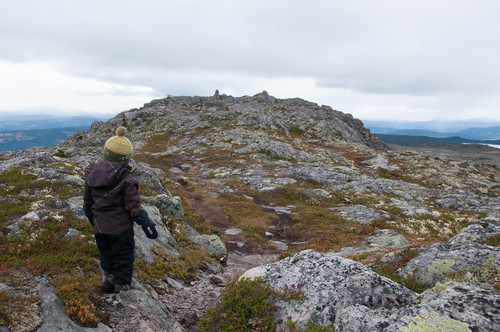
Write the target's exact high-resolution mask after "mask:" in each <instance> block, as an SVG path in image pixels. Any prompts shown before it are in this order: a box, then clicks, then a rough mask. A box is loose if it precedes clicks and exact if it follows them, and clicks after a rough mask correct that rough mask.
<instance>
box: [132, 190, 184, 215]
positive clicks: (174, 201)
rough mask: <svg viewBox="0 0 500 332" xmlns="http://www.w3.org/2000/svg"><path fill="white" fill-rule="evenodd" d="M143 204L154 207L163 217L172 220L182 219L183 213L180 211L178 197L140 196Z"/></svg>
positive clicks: (167, 195) (180, 206)
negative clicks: (168, 217) (169, 217)
mask: <svg viewBox="0 0 500 332" xmlns="http://www.w3.org/2000/svg"><path fill="white" fill-rule="evenodd" d="M141 201H142V202H143V203H146V204H149V205H154V206H156V207H157V208H158V209H159V210H160V213H161V214H162V215H164V216H171V217H172V218H174V219H177V220H181V219H184V211H183V209H182V204H181V199H180V197H179V196H173V197H172V196H171V195H169V194H160V195H157V196H141Z"/></svg>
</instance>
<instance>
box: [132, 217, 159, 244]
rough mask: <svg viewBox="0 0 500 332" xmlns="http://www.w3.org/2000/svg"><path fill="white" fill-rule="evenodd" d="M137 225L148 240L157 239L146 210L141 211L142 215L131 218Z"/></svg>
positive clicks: (153, 224) (153, 225)
mask: <svg viewBox="0 0 500 332" xmlns="http://www.w3.org/2000/svg"><path fill="white" fill-rule="evenodd" d="M132 220H134V222H135V223H136V224H137V225H140V226H141V227H142V230H143V231H144V234H146V236H147V237H148V238H150V239H156V238H157V237H158V232H157V231H156V227H155V225H156V224H155V223H154V222H153V220H151V219H150V218H149V216H148V213H147V212H146V210H142V213H141V214H140V215H138V216H137V217H134V218H132Z"/></svg>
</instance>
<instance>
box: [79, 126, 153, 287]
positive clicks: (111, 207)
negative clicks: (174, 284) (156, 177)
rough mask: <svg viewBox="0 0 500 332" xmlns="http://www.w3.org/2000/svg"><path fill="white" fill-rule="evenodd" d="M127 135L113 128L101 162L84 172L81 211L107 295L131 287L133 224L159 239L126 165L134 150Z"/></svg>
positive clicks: (130, 171) (133, 246)
mask: <svg viewBox="0 0 500 332" xmlns="http://www.w3.org/2000/svg"><path fill="white" fill-rule="evenodd" d="M126 133H127V129H126V128H125V127H119V128H118V129H116V136H113V137H111V138H110V139H108V140H107V141H106V144H105V146H104V151H103V154H104V161H101V162H97V163H95V164H92V165H90V166H88V167H87V168H86V169H85V192H84V195H83V201H84V203H83V211H84V212H85V215H86V216H87V218H88V219H89V221H90V223H91V224H92V226H94V234H95V240H96V243H97V247H98V248H99V254H100V266H101V269H102V270H103V283H102V290H103V291H104V292H109V293H111V292H115V293H118V292H120V291H122V290H128V289H131V288H132V286H131V282H132V274H133V269H134V248H135V242H134V227H133V226H134V224H133V222H136V223H137V224H138V225H141V226H142V228H143V230H144V232H145V233H146V236H147V237H148V238H151V239H156V238H157V237H158V233H157V231H156V228H155V224H154V222H153V221H152V220H151V219H150V218H149V217H148V214H147V212H146V211H145V210H144V209H143V208H142V206H141V202H140V197H139V193H138V189H139V183H138V182H137V180H136V179H135V178H134V177H133V176H132V171H133V169H132V167H130V166H129V164H128V162H129V160H130V155H131V154H132V150H133V148H132V144H131V143H130V141H129V140H128V139H127V138H126V137H125V134H126Z"/></svg>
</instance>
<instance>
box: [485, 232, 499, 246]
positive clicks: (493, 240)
mask: <svg viewBox="0 0 500 332" xmlns="http://www.w3.org/2000/svg"><path fill="white" fill-rule="evenodd" d="M484 243H486V244H487V245H489V246H492V247H500V234H493V235H488V236H486V237H485V238H484Z"/></svg>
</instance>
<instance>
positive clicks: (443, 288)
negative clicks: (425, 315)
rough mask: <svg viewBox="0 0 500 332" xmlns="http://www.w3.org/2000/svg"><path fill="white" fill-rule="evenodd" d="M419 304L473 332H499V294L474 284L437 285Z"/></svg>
mask: <svg viewBox="0 0 500 332" xmlns="http://www.w3.org/2000/svg"><path fill="white" fill-rule="evenodd" d="M420 301H421V302H422V303H424V304H426V305H428V306H430V307H432V308H434V310H436V311H440V312H443V313H446V314H448V315H449V316H450V317H452V318H454V319H456V320H459V321H461V322H465V323H467V325H468V326H469V328H470V329H471V330H472V331H500V294H498V293H491V292H488V291H486V290H483V289H481V288H480V287H478V286H477V285H471V284H455V283H447V284H438V285H437V286H436V287H434V288H432V289H430V290H428V291H426V292H424V293H423V294H422V295H421V296H420Z"/></svg>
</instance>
